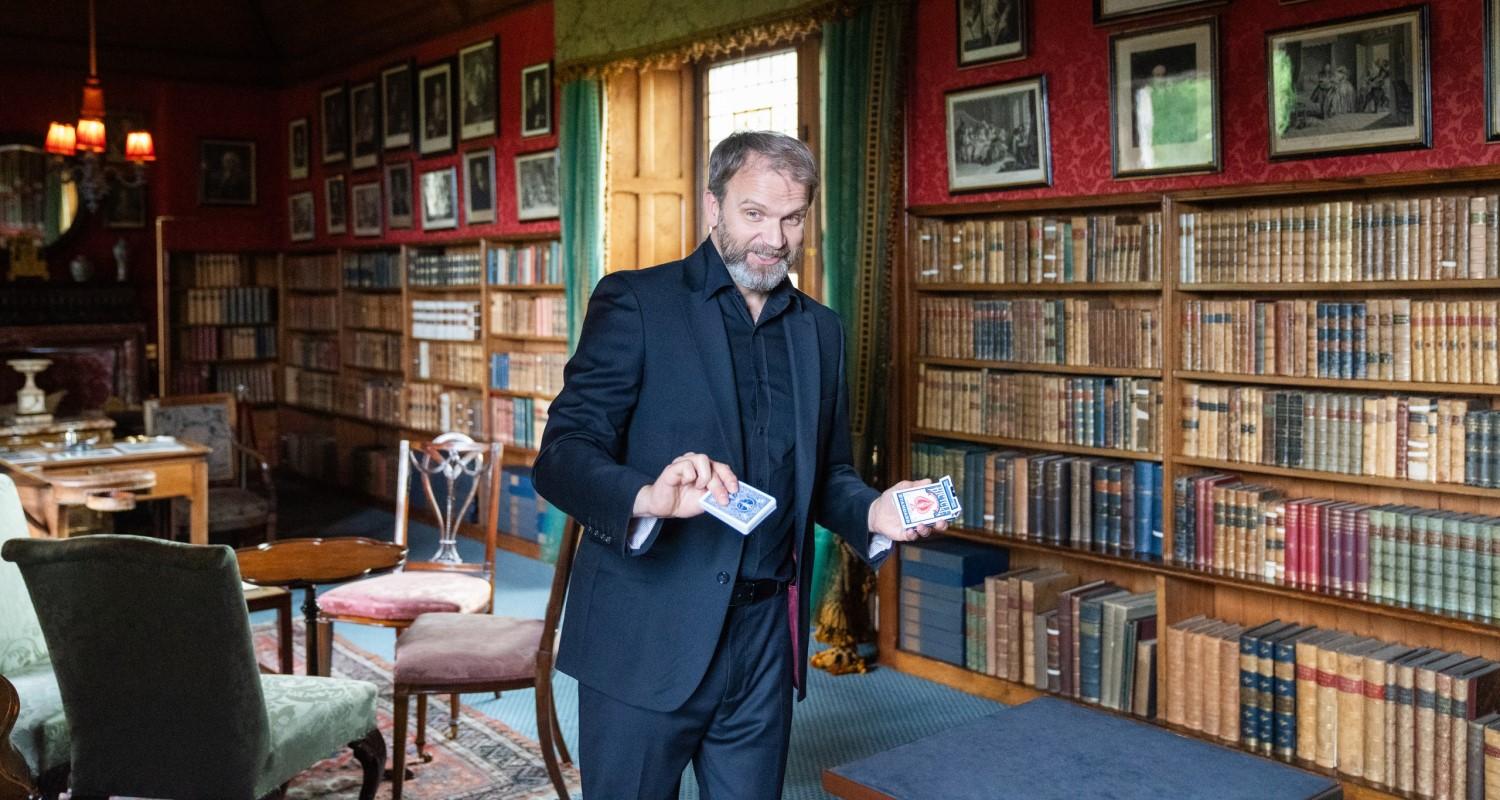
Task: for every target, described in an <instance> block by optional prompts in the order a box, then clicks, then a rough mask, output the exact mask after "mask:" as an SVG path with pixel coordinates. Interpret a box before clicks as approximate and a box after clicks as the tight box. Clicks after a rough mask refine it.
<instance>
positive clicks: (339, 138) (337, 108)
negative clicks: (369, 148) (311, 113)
mask: <svg viewBox="0 0 1500 800" xmlns="http://www.w3.org/2000/svg"><path fill="white" fill-rule="evenodd" d="M320 100H321V102H320V103H319V108H321V109H322V111H323V124H322V126H321V128H322V131H323V163H324V164H337V163H338V162H340V161H343V160H344V159H345V158H348V157H349V95H348V94H346V93H345V92H344V87H343V86H335V87H333V88H332V89H324V90H323V94H322V95H321V96H320Z"/></svg>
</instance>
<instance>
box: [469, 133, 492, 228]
mask: <svg viewBox="0 0 1500 800" xmlns="http://www.w3.org/2000/svg"><path fill="white" fill-rule="evenodd" d="M494 221H495V148H493V147H486V148H484V149H483V150H469V151H466V152H465V153H464V222H465V224H468V225H473V224H474V223H476V222H494Z"/></svg>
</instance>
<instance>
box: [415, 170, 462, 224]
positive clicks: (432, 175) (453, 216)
mask: <svg viewBox="0 0 1500 800" xmlns="http://www.w3.org/2000/svg"><path fill="white" fill-rule="evenodd" d="M457 227H458V170H457V169H455V168H454V167H444V168H442V169H434V170H428V171H427V172H424V173H422V230H424V231H437V230H444V229H447V228H457Z"/></svg>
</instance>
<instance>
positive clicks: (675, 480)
mask: <svg viewBox="0 0 1500 800" xmlns="http://www.w3.org/2000/svg"><path fill="white" fill-rule="evenodd" d="M739 488H740V482H739V479H738V478H736V477H735V476H734V470H732V469H730V468H729V465H728V464H723V463H720V462H718V461H711V460H709V458H708V456H706V455H703V454H702V453H683V454H682V455H680V456H678V457H677V458H676V459H674V460H673V461H672V463H670V464H668V465H667V466H666V469H663V470H662V471H661V475H659V476H658V477H657V478H656V482H655V483H652V484H649V485H647V486H642V487H641V490H640V491H639V492H637V493H636V495H635V507H634V508H633V509H632V510H631V512H630V515H631V516H633V517H678V518H683V519H685V518H687V517H696V516H698V515H699V514H702V513H703V506H701V505H699V504H698V500H699V498H701V497H702V496H703V493H704V492H705V491H709V492H713V495H714V499H715V500H717V501H718V502H719V504H720V505H728V504H729V495H731V494H733V493H735V492H737V491H739Z"/></svg>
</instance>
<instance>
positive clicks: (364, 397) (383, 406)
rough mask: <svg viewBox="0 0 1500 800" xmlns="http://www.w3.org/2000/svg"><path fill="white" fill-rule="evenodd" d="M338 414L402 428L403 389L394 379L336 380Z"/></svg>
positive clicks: (404, 400) (403, 385)
mask: <svg viewBox="0 0 1500 800" xmlns="http://www.w3.org/2000/svg"><path fill="white" fill-rule="evenodd" d="M339 402H340V404H341V410H343V411H344V412H345V413H351V414H353V415H354V416H357V417H363V418H364V419H367V420H371V421H373V422H383V423H385V424H387V425H401V424H403V423H404V422H405V420H406V385H405V384H404V383H402V382H401V381H400V380H399V379H393V378H363V379H361V378H355V377H351V376H347V375H346V376H342V377H340V378H339Z"/></svg>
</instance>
